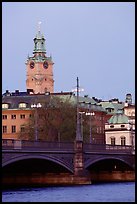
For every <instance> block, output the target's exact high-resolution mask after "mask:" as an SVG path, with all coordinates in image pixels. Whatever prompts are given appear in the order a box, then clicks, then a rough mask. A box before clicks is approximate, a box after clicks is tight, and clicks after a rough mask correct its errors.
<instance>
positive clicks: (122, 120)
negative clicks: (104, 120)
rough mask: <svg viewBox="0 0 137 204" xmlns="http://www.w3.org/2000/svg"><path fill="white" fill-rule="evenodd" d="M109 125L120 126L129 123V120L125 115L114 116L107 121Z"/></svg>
mask: <svg viewBox="0 0 137 204" xmlns="http://www.w3.org/2000/svg"><path fill="white" fill-rule="evenodd" d="M108 123H109V124H122V123H124V124H125V123H129V118H128V117H127V116H126V115H125V114H121V113H118V114H115V115H113V116H112V117H111V118H110V119H109V120H108Z"/></svg>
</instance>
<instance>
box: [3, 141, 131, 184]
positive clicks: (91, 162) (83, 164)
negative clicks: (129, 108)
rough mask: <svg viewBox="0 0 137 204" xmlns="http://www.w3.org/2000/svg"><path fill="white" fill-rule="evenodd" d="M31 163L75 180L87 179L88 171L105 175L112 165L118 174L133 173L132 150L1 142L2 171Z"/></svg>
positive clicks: (84, 145)
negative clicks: (41, 162)
mask: <svg viewBox="0 0 137 204" xmlns="http://www.w3.org/2000/svg"><path fill="white" fill-rule="evenodd" d="M31 159H35V160H45V161H50V162H52V163H53V164H57V165H59V166H61V167H63V168H65V169H67V171H68V172H69V173H70V174H72V175H73V176H74V177H75V178H76V177H78V176H79V177H86V178H87V175H88V173H89V172H91V171H99V170H100V169H101V171H102V172H103V171H106V169H105V166H108V167H109V166H112V163H113V166H114V168H116V166H117V167H118V169H117V171H119V170H120V171H123V170H124V171H126V170H131V171H134V170H135V154H134V151H133V149H132V147H131V146H120V145H115V146H111V145H99V144H98V145H97V144H85V143H83V142H80V141H78V142H76V141H75V142H74V143H73V142H72V143H68V142H66V143H65V142H60V143H59V142H56V143H55V142H40V141H23V140H22V141H20V140H2V167H3V168H5V167H8V166H10V165H11V164H16V163H17V162H19V161H25V160H31ZM108 170H111V171H113V170H116V169H108ZM73 180H74V179H73ZM76 183H77V182H76ZM83 183H84V182H83Z"/></svg>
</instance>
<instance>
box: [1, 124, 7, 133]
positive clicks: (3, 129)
mask: <svg viewBox="0 0 137 204" xmlns="http://www.w3.org/2000/svg"><path fill="white" fill-rule="evenodd" d="M2 133H7V126H6V125H4V126H2Z"/></svg>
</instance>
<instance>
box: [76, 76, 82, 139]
mask: <svg viewBox="0 0 137 204" xmlns="http://www.w3.org/2000/svg"><path fill="white" fill-rule="evenodd" d="M82 140H83V138H82V135H81V128H80V118H79V79H78V77H77V129H76V141H82Z"/></svg>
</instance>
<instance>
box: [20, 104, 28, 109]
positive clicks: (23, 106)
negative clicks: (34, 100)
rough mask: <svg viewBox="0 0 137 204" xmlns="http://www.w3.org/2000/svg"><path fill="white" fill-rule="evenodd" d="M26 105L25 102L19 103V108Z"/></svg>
mask: <svg viewBox="0 0 137 204" xmlns="http://www.w3.org/2000/svg"><path fill="white" fill-rule="evenodd" d="M26 107H27V104H26V103H20V104H19V108H26Z"/></svg>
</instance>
